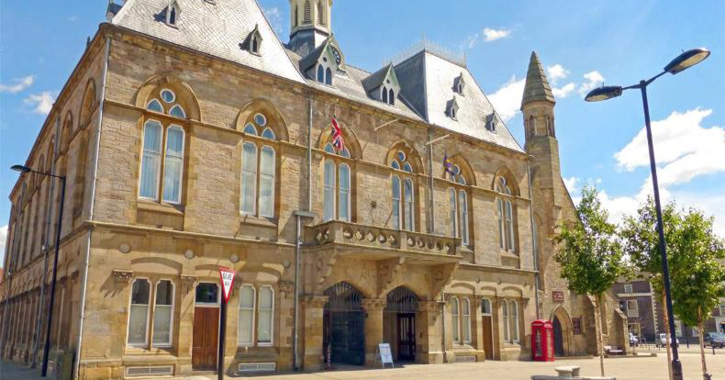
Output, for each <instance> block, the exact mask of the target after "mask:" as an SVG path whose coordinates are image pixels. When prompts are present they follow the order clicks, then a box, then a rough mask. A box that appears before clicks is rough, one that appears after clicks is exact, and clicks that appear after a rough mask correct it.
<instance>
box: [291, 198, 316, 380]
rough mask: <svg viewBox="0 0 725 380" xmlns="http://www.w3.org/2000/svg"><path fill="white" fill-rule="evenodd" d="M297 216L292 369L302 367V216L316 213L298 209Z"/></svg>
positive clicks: (309, 217)
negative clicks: (300, 354) (300, 340)
mask: <svg viewBox="0 0 725 380" xmlns="http://www.w3.org/2000/svg"><path fill="white" fill-rule="evenodd" d="M292 214H293V215H294V216H295V217H296V218H297V231H296V236H295V281H294V292H295V294H294V325H293V326H292V330H293V332H292V351H293V355H292V369H293V370H295V371H297V370H299V369H300V364H301V362H300V356H299V339H300V338H299V331H300V330H299V320H300V316H299V314H300V307H299V305H300V267H301V266H302V259H301V257H300V256H301V250H302V218H306V219H314V218H315V214H313V213H311V212H307V211H302V210H297V211H295V212H293V213H292Z"/></svg>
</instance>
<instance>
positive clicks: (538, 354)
mask: <svg viewBox="0 0 725 380" xmlns="http://www.w3.org/2000/svg"><path fill="white" fill-rule="evenodd" d="M531 352H532V355H531V356H532V359H533V360H534V361H536V362H553V361H554V326H552V324H551V321H545V320H537V321H533V322H531Z"/></svg>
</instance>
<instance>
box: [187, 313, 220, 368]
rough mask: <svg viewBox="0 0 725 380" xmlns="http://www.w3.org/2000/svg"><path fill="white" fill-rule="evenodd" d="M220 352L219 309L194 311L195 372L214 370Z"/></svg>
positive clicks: (193, 356) (192, 351) (193, 357)
mask: <svg viewBox="0 0 725 380" xmlns="http://www.w3.org/2000/svg"><path fill="white" fill-rule="evenodd" d="M218 350H219V308H218V307H197V308H196V309H194V336H193V340H192V343H191V366H192V368H193V369H195V370H207V371H208V370H214V369H216V364H217V351H218Z"/></svg>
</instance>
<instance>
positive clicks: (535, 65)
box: [521, 51, 556, 108]
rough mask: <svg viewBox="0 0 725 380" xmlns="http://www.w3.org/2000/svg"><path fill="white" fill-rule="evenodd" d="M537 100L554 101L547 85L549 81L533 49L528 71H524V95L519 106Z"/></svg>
mask: <svg viewBox="0 0 725 380" xmlns="http://www.w3.org/2000/svg"><path fill="white" fill-rule="evenodd" d="M539 100H543V101H548V102H552V103H556V99H554V94H553V93H552V92H551V86H549V81H548V80H546V74H544V67H543V66H542V65H541V61H539V56H538V54H536V52H535V51H532V52H531V59H530V60H529V71H528V72H527V73H526V86H525V87H524V97H523V99H522V100H521V107H522V108H523V106H524V104H527V103H530V102H535V101H539Z"/></svg>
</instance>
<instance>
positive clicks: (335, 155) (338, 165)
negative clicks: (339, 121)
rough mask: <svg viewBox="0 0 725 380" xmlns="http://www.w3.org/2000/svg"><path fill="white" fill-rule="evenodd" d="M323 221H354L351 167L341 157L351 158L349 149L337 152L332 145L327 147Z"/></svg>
mask: <svg viewBox="0 0 725 380" xmlns="http://www.w3.org/2000/svg"><path fill="white" fill-rule="evenodd" d="M324 150H325V153H327V156H326V158H325V165H324V175H323V176H324V190H323V194H322V198H323V203H324V205H323V206H324V207H323V220H324V221H325V222H329V221H331V220H341V221H343V222H349V221H351V219H352V210H351V205H352V199H351V194H352V191H351V190H352V174H351V170H350V165H349V164H348V163H347V162H346V161H345V160H343V159H341V157H344V158H350V152H349V151H348V150H347V148H343V150H342V151H337V150H336V149H335V148H334V147H333V146H332V144H330V143H328V144H326V145H325V149H324Z"/></svg>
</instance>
